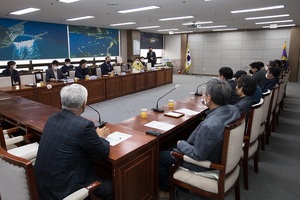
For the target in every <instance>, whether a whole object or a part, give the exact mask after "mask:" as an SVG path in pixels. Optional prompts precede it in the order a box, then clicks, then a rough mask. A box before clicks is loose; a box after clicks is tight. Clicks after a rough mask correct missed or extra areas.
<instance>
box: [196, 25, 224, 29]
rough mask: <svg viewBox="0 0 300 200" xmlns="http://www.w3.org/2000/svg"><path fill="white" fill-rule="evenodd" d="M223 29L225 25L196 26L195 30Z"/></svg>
mask: <svg viewBox="0 0 300 200" xmlns="http://www.w3.org/2000/svg"><path fill="white" fill-rule="evenodd" d="M225 27H227V25H218V26H201V25H197V28H199V29H205V28H207V29H210V28H225Z"/></svg>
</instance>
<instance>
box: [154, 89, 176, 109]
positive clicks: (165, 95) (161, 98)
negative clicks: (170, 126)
mask: <svg viewBox="0 0 300 200" xmlns="http://www.w3.org/2000/svg"><path fill="white" fill-rule="evenodd" d="M178 87H179V85H176V86H175V87H174V88H173V89H172V90H170V91H169V92H167V93H166V94H164V95H163V96H162V97H160V98H159V99H158V100H157V102H156V108H152V110H153V111H154V112H164V109H162V108H159V107H158V102H159V100H161V99H162V98H163V97H165V96H166V95H167V94H170V93H171V92H172V91H173V90H175V89H177V88H178Z"/></svg>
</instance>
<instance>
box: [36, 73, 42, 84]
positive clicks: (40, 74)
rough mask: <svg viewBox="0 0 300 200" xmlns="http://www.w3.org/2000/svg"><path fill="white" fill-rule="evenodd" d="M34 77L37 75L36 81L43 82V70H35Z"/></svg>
mask: <svg viewBox="0 0 300 200" xmlns="http://www.w3.org/2000/svg"><path fill="white" fill-rule="evenodd" d="M34 77H35V82H36V83H39V82H41V81H42V82H43V81H44V78H43V73H42V72H34Z"/></svg>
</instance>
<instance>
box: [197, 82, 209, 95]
mask: <svg viewBox="0 0 300 200" xmlns="http://www.w3.org/2000/svg"><path fill="white" fill-rule="evenodd" d="M205 84H206V83H201V84H200V85H198V87H197V89H196V92H195V96H202V94H201V93H199V92H198V89H199V87H200V86H202V85H205Z"/></svg>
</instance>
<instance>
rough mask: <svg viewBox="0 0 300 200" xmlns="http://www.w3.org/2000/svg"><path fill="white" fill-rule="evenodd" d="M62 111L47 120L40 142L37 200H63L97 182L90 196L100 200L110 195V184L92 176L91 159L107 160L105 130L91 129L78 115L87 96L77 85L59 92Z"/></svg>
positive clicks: (106, 129)
mask: <svg viewBox="0 0 300 200" xmlns="http://www.w3.org/2000/svg"><path fill="white" fill-rule="evenodd" d="M60 96H61V103H62V111H61V112H58V113H55V114H53V115H52V116H50V117H49V119H48V121H47V123H46V125H45V127H44V130H43V134H42V137H41V140H40V145H39V150H38V154H37V157H36V163H35V166H34V168H35V172H36V174H35V175H36V182H37V188H38V192H39V197H40V199H43V200H47V199H49V200H50V199H63V198H64V197H66V196H68V195H69V194H71V193H73V192H75V191H76V190H78V189H81V188H83V187H86V186H87V185H89V184H91V183H92V182H94V181H96V180H98V181H101V186H100V187H99V188H98V189H96V190H95V191H94V194H95V195H96V196H98V197H100V198H102V199H109V198H110V197H111V195H112V186H111V183H110V181H106V180H100V179H99V178H98V177H97V175H96V174H95V173H94V172H93V169H92V163H91V157H95V158H98V159H104V158H107V156H108V154H109V148H110V147H109V142H108V141H106V140H105V139H104V138H106V137H107V136H108V135H109V129H108V128H106V127H104V128H101V129H99V128H97V129H95V128H94V123H93V122H92V121H90V120H87V119H85V118H83V117H80V115H81V114H82V113H83V112H84V109H85V107H86V102H87V96H88V92H87V89H86V88H85V87H83V86H82V85H79V84H72V85H69V86H65V87H64V88H62V90H61V91H60Z"/></svg>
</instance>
